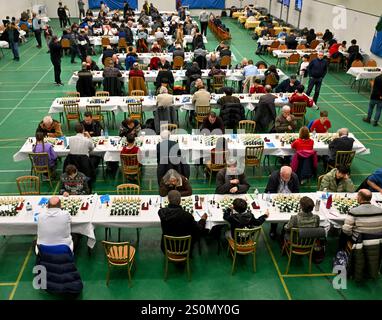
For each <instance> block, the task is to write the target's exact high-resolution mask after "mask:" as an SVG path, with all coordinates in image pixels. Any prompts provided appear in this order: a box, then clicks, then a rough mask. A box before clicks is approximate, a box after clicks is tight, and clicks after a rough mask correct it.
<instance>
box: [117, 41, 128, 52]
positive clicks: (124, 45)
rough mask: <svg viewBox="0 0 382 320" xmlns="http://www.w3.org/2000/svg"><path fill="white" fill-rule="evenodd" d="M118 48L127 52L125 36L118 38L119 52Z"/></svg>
mask: <svg viewBox="0 0 382 320" xmlns="http://www.w3.org/2000/svg"><path fill="white" fill-rule="evenodd" d="M120 50H123V51H124V52H127V43H126V39H125V38H119V40H118V52H120Z"/></svg>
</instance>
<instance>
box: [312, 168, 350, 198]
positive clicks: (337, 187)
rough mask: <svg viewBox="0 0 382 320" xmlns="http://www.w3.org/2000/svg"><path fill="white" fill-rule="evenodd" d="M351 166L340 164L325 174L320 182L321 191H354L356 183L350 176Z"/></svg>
mask: <svg viewBox="0 0 382 320" xmlns="http://www.w3.org/2000/svg"><path fill="white" fill-rule="evenodd" d="M349 175H350V168H349V167H347V166H344V165H339V166H337V168H334V169H332V170H331V171H329V172H328V173H327V174H325V175H324V177H323V178H322V181H321V184H320V191H323V190H324V189H327V190H328V192H354V184H353V182H352V181H351V179H350V177H349Z"/></svg>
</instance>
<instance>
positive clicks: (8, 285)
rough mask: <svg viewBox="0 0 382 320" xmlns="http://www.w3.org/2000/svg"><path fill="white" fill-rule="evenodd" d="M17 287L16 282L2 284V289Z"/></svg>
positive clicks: (0, 284) (0, 285)
mask: <svg viewBox="0 0 382 320" xmlns="http://www.w3.org/2000/svg"><path fill="white" fill-rule="evenodd" d="M15 285H16V282H2V283H0V287H11V286H15Z"/></svg>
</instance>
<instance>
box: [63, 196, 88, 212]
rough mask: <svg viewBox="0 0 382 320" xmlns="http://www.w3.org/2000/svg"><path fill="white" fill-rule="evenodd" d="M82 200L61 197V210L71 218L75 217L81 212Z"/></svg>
mask: <svg viewBox="0 0 382 320" xmlns="http://www.w3.org/2000/svg"><path fill="white" fill-rule="evenodd" d="M82 204H83V203H82V199H81V198H78V197H69V198H68V197H61V209H62V210H65V211H68V212H69V214H70V215H71V216H76V215H77V213H78V212H79V211H80V210H81V206H82Z"/></svg>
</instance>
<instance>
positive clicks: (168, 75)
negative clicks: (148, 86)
mask: <svg viewBox="0 0 382 320" xmlns="http://www.w3.org/2000/svg"><path fill="white" fill-rule="evenodd" d="M163 82H164V83H168V84H169V86H170V87H173V86H174V75H173V74H172V72H171V70H160V71H159V72H158V75H157V77H156V79H155V86H156V87H157V88H159V87H160V86H161V84H162V83H163Z"/></svg>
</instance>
